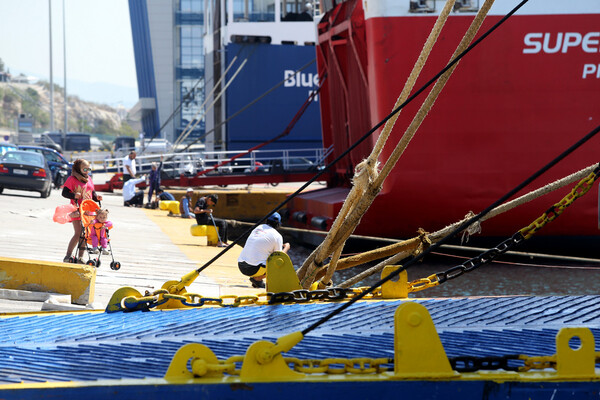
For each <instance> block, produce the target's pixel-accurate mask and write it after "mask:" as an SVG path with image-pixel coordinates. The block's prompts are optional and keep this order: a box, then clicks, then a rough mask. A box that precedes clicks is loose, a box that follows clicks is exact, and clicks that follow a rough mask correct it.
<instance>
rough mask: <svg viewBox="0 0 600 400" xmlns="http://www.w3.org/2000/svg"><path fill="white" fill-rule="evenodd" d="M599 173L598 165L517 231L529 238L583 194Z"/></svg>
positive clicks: (590, 186)
mask: <svg viewBox="0 0 600 400" xmlns="http://www.w3.org/2000/svg"><path fill="white" fill-rule="evenodd" d="M599 175H600V166H598V167H596V168H595V169H594V170H593V171H592V172H590V174H589V175H588V176H586V177H585V178H583V179H582V180H580V181H579V183H577V185H575V187H574V188H573V190H571V192H570V193H569V194H567V195H566V196H565V197H564V198H563V199H562V200H561V201H559V202H558V203H556V204H554V205H553V206H552V207H550V208H549V209H548V210H547V211H546V212H545V213H544V214H542V215H541V216H540V217H539V218H538V219H536V220H535V221H533V222H532V223H531V224H530V225H529V226H526V227H525V228H523V229H521V230H520V231H519V232H521V234H522V235H523V237H524V238H525V239H529V238H530V237H531V236H533V234H535V233H536V232H537V231H539V230H540V229H542V227H543V226H544V225H546V224H547V223H548V222H551V221H553V220H554V219H555V218H557V217H558V216H559V215H560V214H562V212H563V211H564V210H565V209H566V208H567V207H569V206H570V205H571V204H573V202H574V201H575V200H577V199H578V198H580V197H581V196H583V195H585V194H586V193H587V192H588V191H589V190H590V189H591V188H592V186H593V184H594V182H595V181H596V180H597V179H598V176H599Z"/></svg>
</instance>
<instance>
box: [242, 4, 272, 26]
mask: <svg viewBox="0 0 600 400" xmlns="http://www.w3.org/2000/svg"><path fill="white" fill-rule="evenodd" d="M233 21H234V22H273V21H275V0H233Z"/></svg>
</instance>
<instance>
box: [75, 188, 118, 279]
mask: <svg viewBox="0 0 600 400" xmlns="http://www.w3.org/2000/svg"><path fill="white" fill-rule="evenodd" d="M79 214H80V216H81V224H82V230H81V238H80V239H79V246H77V247H78V248H82V247H85V248H86V249H87V252H88V261H87V262H86V264H88V265H94V266H96V267H100V256H101V255H102V254H104V255H110V257H111V259H112V261H111V263H110V269H113V270H118V269H120V268H121V263H120V262H118V261H115V259H114V257H113V252H112V246H111V244H110V238H109V235H108V230H109V229H111V228H112V226H113V225H112V222H110V221H107V217H108V210H101V209H100V206H99V205H98V204H97V203H96V202H95V201H93V200H90V199H88V200H83V201H82V202H81V204H80V206H79ZM98 243H100V246H101V248H102V250H101V251H100V254H99V255H98V258H97V259H93V258H92V257H94V254H97V253H98V248H97V247H98ZM88 245H91V246H92V247H90V246H88ZM107 249H108V250H107Z"/></svg>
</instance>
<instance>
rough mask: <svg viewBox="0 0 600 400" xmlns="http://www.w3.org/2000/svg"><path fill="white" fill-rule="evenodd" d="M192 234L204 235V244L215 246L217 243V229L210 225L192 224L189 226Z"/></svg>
mask: <svg viewBox="0 0 600 400" xmlns="http://www.w3.org/2000/svg"><path fill="white" fill-rule="evenodd" d="M190 233H191V234H192V236H206V244H207V245H209V246H216V245H217V244H218V243H219V235H217V230H216V229H215V227H214V226H211V225H195V224H194V225H192V226H190Z"/></svg>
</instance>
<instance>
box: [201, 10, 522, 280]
mask: <svg viewBox="0 0 600 400" xmlns="http://www.w3.org/2000/svg"><path fill="white" fill-rule="evenodd" d="M528 1H529V0H522V1H521V3H519V5H517V6H516V7H515V8H513V9H512V10H511V11H510V12H509V13H508V14H506V15H505V16H504V17H503V18H501V19H500V20H499V21H498V22H496V23H495V24H494V25H493V26H492V27H491V28H489V29H488V30H487V31H486V32H484V33H483V34H482V35H481V36H480V37H479V38H477V39H476V40H475V41H474V42H473V44H471V45H470V46H469V47H468V48H467V49H466V50H465V51H463V52H462V53H460V54H459V55H458V56H457V57H456V58H455V59H453V60H452V61H450V63H448V65H446V66H445V67H444V68H442V69H441V70H440V71H439V72H438V73H437V74H435V75H434V76H433V77H432V78H431V79H429V80H428V81H427V82H426V83H424V84H423V85H422V86H421V87H420V88H419V89H417V91H415V92H414V93H413V94H412V95H410V97H409V98H408V99H406V101H405V102H404V103H402V104H401V105H400V106H398V107H397V108H396V109H395V110H393V111H392V112H391V113H390V114H388V115H387V116H386V117H385V118H383V119H382V120H381V121H379V122H378V123H377V124H375V125H374V126H373V127H372V128H371V129H369V131H368V132H366V133H365V134H364V135H363V136H361V137H360V138H359V139H358V140H357V141H355V142H354V143H352V144H351V145H350V146H349V147H348V148H347V149H345V150H344V151H343V152H342V153H341V154H340V155H338V156H337V157H336V158H335V159H334V160H333V161H331V162H330V163H329V164H327V165H326V166H325V167H324V168H323V169H322V170H320V171H319V172H317V173H316V174H315V176H313V177H312V178H310V179H309V180H308V181H306V183H304V184H303V185H302V186H301V187H299V188H298V189H297V190H296V191H295V192H294V193H292V194H291V195H289V196H288V197H287V198H286V199H285V200H284V201H282V202H281V203H279V204H278V205H276V206H275V207H274V208H273V209H272V210H271V211H269V212H268V213H266V214H265V215H264V216H263V217H262V218H261V219H259V220H258V221H257V222H256V223H255V224H254V225H253V227H250V228H248V230H247V231H246V232H244V233H243V234H242V235H241V236H240V237H238V238H237V239H236V240H235V241H233V242H232V243H231V244H230V245H229V246H227V247H226V248H224V249H223V250H221V252H220V253H219V254H217V255H215V256H214V257H213V258H211V259H210V260H208V261H207V262H206V263H205V264H204V265H203V266H201V267H200V268H198V269H196V270H195V272H196V273H198V274H199V273H200V272H202V271H204V270H205V269H206V268H208V267H209V266H210V265H211V264H212V263H213V262H215V261H216V260H218V259H219V258H220V257H221V256H222V255H223V254H225V253H226V252H227V251H228V250H229V249H230V248H232V247H233V246H234V245H236V244H238V243H239V242H240V241H241V240H242V238H243V237H244V236H245V235H247V234H249V233H250V232H251V231H252V229H254V228H255V227H257V226H258V225H260V224H262V223H263V222H264V221H265V220H266V219H267V216H268V215H271V214H272V213H274V212H275V211H278V210H280V209H281V208H283V207H284V206H285V205H286V204H288V203H289V202H290V201H292V199H294V198H295V197H296V196H297V195H298V194H300V193H302V191H304V189H306V188H307V187H309V186H310V185H311V184H313V183H314V182H316V181H317V180H318V179H319V178H320V177H321V176H322V175H323V174H325V173H326V172H328V171H329V170H330V169H331V167H333V166H334V165H335V164H337V163H338V162H339V161H340V160H341V159H342V158H344V157H345V156H346V155H348V154H349V153H350V152H351V151H353V150H354V149H356V148H357V147H358V146H359V145H360V144H361V143H362V142H364V141H365V140H367V139H368V138H369V137H370V136H371V135H372V134H373V133H374V132H375V131H377V130H378V129H379V128H381V127H382V126H383V125H384V124H385V123H386V122H387V121H388V120H389V119H390V118H392V117H393V116H394V115H395V114H396V113H398V112H399V111H400V110H402V109H403V108H404V107H406V106H407V105H408V104H410V103H411V102H412V101H413V100H414V99H416V98H417V97H418V96H419V95H420V94H421V93H423V92H424V91H425V90H426V89H427V88H428V87H430V86H431V85H433V84H434V83H435V81H436V80H437V79H438V78H439V77H440V76H442V75H443V74H444V73H445V72H446V71H448V70H449V69H450V68H451V67H452V66H453V65H454V64H456V63H457V62H458V61H460V60H461V59H462V58H463V57H464V56H466V55H467V54H468V53H470V52H471V51H472V50H473V49H474V48H475V47H477V46H478V45H479V44H480V43H481V42H482V41H484V40H485V39H486V38H487V37H488V36H489V35H490V34H492V32H494V31H495V30H496V29H498V28H499V27H500V26H501V25H502V24H503V23H504V22H506V20H507V19H508V18H510V16H512V15H513V14H514V13H515V12H516V11H517V10H519V8H521V7H522V6H523V5H524V4H526V3H527V2H528ZM313 254H314V253H313Z"/></svg>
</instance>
